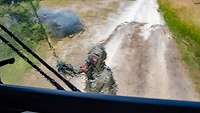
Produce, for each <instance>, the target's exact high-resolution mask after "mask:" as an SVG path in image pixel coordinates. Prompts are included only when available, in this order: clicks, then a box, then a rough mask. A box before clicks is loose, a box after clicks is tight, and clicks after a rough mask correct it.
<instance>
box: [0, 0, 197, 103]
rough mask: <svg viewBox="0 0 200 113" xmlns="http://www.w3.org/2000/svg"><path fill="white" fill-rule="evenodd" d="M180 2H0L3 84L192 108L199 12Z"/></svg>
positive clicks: (194, 95) (2, 0) (113, 0)
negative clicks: (179, 102)
mask: <svg viewBox="0 0 200 113" xmlns="http://www.w3.org/2000/svg"><path fill="white" fill-rule="evenodd" d="M183 1H185V2H181V0H176V1H173V0H168V1H165V0H1V1H0V24H1V25H2V26H1V29H0V61H5V60H8V62H10V64H9V65H4V66H3V65H2V66H1V67H0V78H1V83H3V84H11V85H20V86H31V87H40V88H50V89H59V90H68V91H81V92H86V93H87V92H90V93H100V94H109V95H121V96H136V97H148V98H162V99H175V100H192V101H197V100H199V99H198V97H199V91H200V88H199V84H200V82H199V81H200V78H199V73H198V72H199V67H200V61H199V50H200V43H199V42H200V41H199V39H198V38H197V37H199V36H200V34H199V31H200V29H199V26H200V22H199V18H198V17H200V13H199V12H198V7H196V6H194V4H195V5H198V2H195V3H194V2H192V0H183ZM176 6H179V7H180V8H182V9H184V8H185V9H184V11H185V12H186V13H187V14H186V15H183V14H182V13H181V12H180V11H182V10H179V9H178V8H176ZM192 12H194V13H192ZM191 14H192V16H193V17H194V18H192V19H191V18H188V17H189V15H191ZM174 15H175V16H174ZM13 58H14V60H15V62H13ZM9 59H10V60H9ZM12 63H13V64H12Z"/></svg>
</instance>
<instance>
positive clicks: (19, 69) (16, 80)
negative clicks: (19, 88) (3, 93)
mask: <svg viewBox="0 0 200 113" xmlns="http://www.w3.org/2000/svg"><path fill="white" fill-rule="evenodd" d="M29 69H30V65H29V64H27V63H26V62H25V61H24V60H23V59H21V58H19V57H16V62H15V64H12V65H7V66H4V67H2V68H0V76H1V79H2V81H3V82H4V83H6V84H15V85H20V84H21V82H23V81H22V80H23V77H24V73H25V72H27V71H28V70H29Z"/></svg>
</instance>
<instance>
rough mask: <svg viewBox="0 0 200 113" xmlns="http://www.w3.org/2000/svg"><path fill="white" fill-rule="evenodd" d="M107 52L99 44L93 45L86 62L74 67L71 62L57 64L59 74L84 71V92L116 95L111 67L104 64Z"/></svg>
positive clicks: (72, 73) (73, 73)
mask: <svg viewBox="0 0 200 113" xmlns="http://www.w3.org/2000/svg"><path fill="white" fill-rule="evenodd" d="M106 57H107V53H106V51H105V48H104V47H103V46H101V45H98V46H95V47H94V48H92V50H91V51H90V52H89V53H88V58H87V59H86V63H85V64H83V65H82V66H80V67H78V68H76V67H74V66H72V65H71V64H64V63H60V64H58V66H57V67H58V71H59V72H60V73H61V74H64V75H66V74H68V75H71V76H74V75H77V74H80V73H85V74H86V75H87V81H86V88H85V91H86V92H94V93H103V94H110V95H116V92H117V85H116V83H115V80H114V78H113V75H112V71H111V69H110V68H109V67H108V66H106V64H105V60H106Z"/></svg>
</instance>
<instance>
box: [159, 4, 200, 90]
mask: <svg viewBox="0 0 200 113" xmlns="http://www.w3.org/2000/svg"><path fill="white" fill-rule="evenodd" d="M158 1H159V5H160V10H161V11H162V13H163V16H164V19H165V21H166V23H167V25H168V27H169V29H170V30H171V32H172V33H173V35H174V38H175V40H176V42H177V45H178V47H179V49H180V51H181V53H182V59H183V61H184V62H185V63H186V64H188V68H189V71H190V74H191V78H192V80H193V81H194V84H195V86H196V89H197V91H198V92H199V93H200V74H199V72H200V71H199V70H200V26H198V24H197V23H195V21H192V19H187V18H183V17H182V16H181V15H179V13H180V11H182V13H187V10H186V9H184V7H179V8H178V9H176V8H174V7H173V6H172V2H170V1H169V0H158ZM180 9H181V10H180Z"/></svg>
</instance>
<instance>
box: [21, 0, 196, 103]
mask: <svg viewBox="0 0 200 113" xmlns="http://www.w3.org/2000/svg"><path fill="white" fill-rule="evenodd" d="M113 1H115V2H117V3H119V4H120V5H119V6H118V8H117V9H116V10H115V11H112V12H110V13H109V14H108V15H107V18H106V19H105V18H104V19H99V18H98V19H97V18H96V19H95V18H93V19H91V18H90V19H91V20H90V21H88V22H87V21H86V24H87V25H88V29H87V31H86V32H84V33H83V34H81V35H78V36H77V37H75V38H73V39H68V38H66V39H64V40H62V41H59V42H57V43H55V49H56V51H57V53H58V55H59V56H60V58H61V59H63V61H65V62H66V63H72V64H77V65H79V64H81V63H83V62H84V59H85V58H86V56H87V52H88V51H89V49H90V48H91V47H92V46H94V45H96V44H98V43H102V42H104V43H105V47H106V51H107V52H108V59H107V61H106V63H107V65H108V66H110V67H111V68H112V70H113V74H114V78H115V80H116V82H117V84H118V88H119V89H118V95H124V96H139V97H150V98H152V97H153V98H165V99H179V100H196V99H197V94H196V92H195V91H194V89H193V85H192V82H191V80H190V78H189V76H188V74H187V73H188V72H187V69H185V67H184V65H183V63H182V60H181V58H180V55H179V52H178V50H177V49H176V44H175V42H174V40H173V39H172V38H171V35H170V32H169V30H168V28H167V27H166V26H165V24H164V21H163V19H162V17H161V15H160V13H159V12H158V5H157V2H156V0H148V1H147V0H136V1H120V0H119V1H118V0H113ZM104 2H105V1H104ZM108 6H109V5H108ZM101 7H104V5H102V6H101ZM100 9H101V8H100ZM99 11H100V10H99ZM98 16H99V15H98ZM98 16H97V17H98ZM46 61H47V62H48V63H50V64H51V65H52V66H54V67H55V65H56V59H55V58H54V57H53V56H51V55H50V54H49V57H47V58H46ZM37 74H38V73H35V72H32V74H30V73H29V76H27V77H26V78H25V81H26V82H25V83H24V84H25V85H29V86H36V87H38V86H39V87H48V88H53V87H52V86H51V85H50V84H49V83H48V82H46V81H45V79H43V78H41V77H39V76H37ZM49 74H50V73H49ZM50 75H51V74H50ZM51 76H53V75H51ZM68 79H69V80H70V82H72V83H73V84H74V85H76V86H77V87H79V88H80V89H84V85H85V78H84V76H82V77H75V78H68ZM56 80H57V79H56ZM57 81H58V82H60V83H61V84H62V85H64V84H63V83H62V82H61V81H59V80H57ZM66 89H67V87H66Z"/></svg>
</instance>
